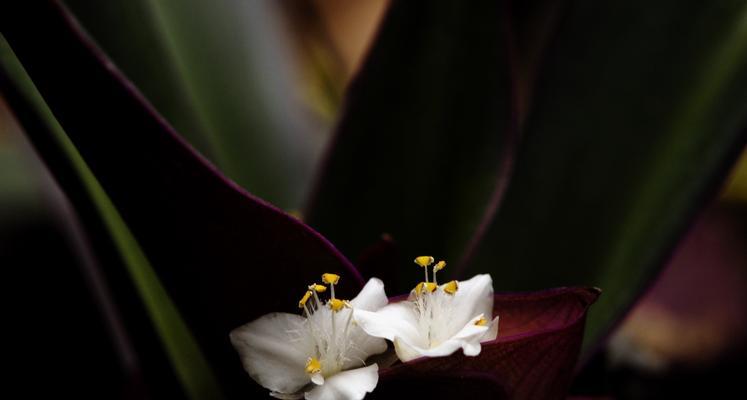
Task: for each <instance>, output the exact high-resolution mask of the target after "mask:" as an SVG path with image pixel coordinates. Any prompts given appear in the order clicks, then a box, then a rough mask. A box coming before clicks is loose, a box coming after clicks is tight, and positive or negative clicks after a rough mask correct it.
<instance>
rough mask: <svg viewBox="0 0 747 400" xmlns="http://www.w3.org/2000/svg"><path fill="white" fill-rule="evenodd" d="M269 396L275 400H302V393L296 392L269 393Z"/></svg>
mask: <svg viewBox="0 0 747 400" xmlns="http://www.w3.org/2000/svg"><path fill="white" fill-rule="evenodd" d="M270 396H271V397H274V398H276V399H282V400H298V399H303V392H296V393H279V392H270Z"/></svg>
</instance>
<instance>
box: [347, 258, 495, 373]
mask: <svg viewBox="0 0 747 400" xmlns="http://www.w3.org/2000/svg"><path fill="white" fill-rule="evenodd" d="M433 261H434V260H433V258H432V257H428V256H423V257H418V258H416V259H415V263H416V264H418V265H419V266H421V267H423V268H425V269H426V275H425V279H426V281H425V282H420V283H419V284H418V285H417V286H416V287H415V289H413V290H412V292H411V293H410V296H409V297H408V299H407V300H406V301H401V302H398V303H391V304H389V305H387V306H385V307H383V308H381V309H380V310H378V311H370V310H355V312H354V318H355V321H356V322H357V323H358V325H359V326H360V327H361V328H362V329H363V330H364V331H366V333H368V334H369V335H371V336H376V337H380V338H385V339H388V340H390V341H392V343H394V348H395V350H396V352H397V356H398V357H399V359H400V360H402V361H410V360H413V359H415V358H418V357H423V356H427V357H441V356H448V355H450V354H452V353H454V352H455V351H457V350H458V349H460V348H461V349H462V351H463V352H464V355H467V356H476V355H478V354H480V350H481V346H480V342H484V341H488V340H493V339H495V338H496V336H497V334H498V317H497V316H496V317H495V319H493V320H492V321H491V320H490V319H491V316H492V313H493V280H492V279H491V277H490V275H487V274H482V275H477V276H475V277H473V278H472V279H469V280H466V281H462V282H457V281H451V282H448V283H446V284H444V285H441V286H438V283H437V282H436V273H437V272H438V271H439V270H441V269H443V268H444V266H445V265H446V263H444V262H439V263H437V264H436V265H435V266H434V267H433V281H432V282H431V281H429V280H428V274H427V271H428V270H427V267H428V266H429V265H431V264H432V263H433Z"/></svg>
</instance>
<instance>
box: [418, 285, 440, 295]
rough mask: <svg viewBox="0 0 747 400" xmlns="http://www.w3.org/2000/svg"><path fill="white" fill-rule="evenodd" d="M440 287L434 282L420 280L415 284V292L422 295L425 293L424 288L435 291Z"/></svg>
mask: <svg viewBox="0 0 747 400" xmlns="http://www.w3.org/2000/svg"><path fill="white" fill-rule="evenodd" d="M436 288H438V285H436V284H435V283H433V282H420V283H418V284H417V286H415V289H413V290H414V291H415V294H417V295H420V294H422V293H423V290H427V291H429V292H434V291H435V290H436Z"/></svg>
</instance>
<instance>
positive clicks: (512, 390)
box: [380, 288, 600, 400]
mask: <svg viewBox="0 0 747 400" xmlns="http://www.w3.org/2000/svg"><path fill="white" fill-rule="evenodd" d="M599 293H600V291H599V289H593V288H560V289H552V290H547V291H542V292H534V293H505V294H497V295H495V301H494V303H493V314H494V315H499V316H500V328H499V331H498V337H497V338H496V340H493V341H490V342H485V343H483V344H482V352H481V353H480V355H478V356H477V357H466V356H464V355H463V354H461V352H457V353H454V354H453V355H451V356H449V357H442V358H427V357H423V358H419V359H417V360H413V361H411V362H408V363H402V364H397V365H394V366H392V367H390V368H387V369H384V370H382V371H381V373H380V375H381V383H380V385H381V386H382V388H385V389H384V391H385V392H386V391H388V390H391V389H388V387H389V386H390V385H391V386H395V387H400V388H402V390H403V391H404V392H407V390H408V389H407V382H409V381H411V380H412V382H417V381H418V379H420V380H423V381H428V378H429V377H431V379H432V380H433V381H436V382H437V381H438V379H437V378H435V377H437V376H442V375H443V376H450V377H452V379H454V380H456V381H458V380H459V379H460V377H462V379H465V380H466V381H468V382H477V384H478V386H480V387H483V388H484V390H488V391H489V392H488V393H492V394H491V395H492V396H493V397H494V398H507V399H515V400H521V399H542V400H545V399H561V398H563V397H564V396H565V394H566V391H567V389H568V386H569V385H570V382H571V378H572V377H573V372H574V366H575V364H576V360H577V358H578V354H579V351H580V349H581V341H582V339H583V333H584V322H585V320H586V311H587V310H588V308H589V306H590V305H591V304H593V303H594V302H595V301H596V299H597V297H598V296H599ZM403 376H407V377H411V378H408V379H403V378H402V377H403ZM489 382H492V386H491V384H490V383H489ZM459 387H460V388H465V387H467V388H468V387H469V385H461V386H459ZM483 398H488V397H483Z"/></svg>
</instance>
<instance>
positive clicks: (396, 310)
mask: <svg viewBox="0 0 747 400" xmlns="http://www.w3.org/2000/svg"><path fill="white" fill-rule="evenodd" d="M353 312H354V316H353V317H354V318H355V322H356V323H357V324H358V326H360V327H361V329H363V330H364V331H365V332H366V333H367V334H369V335H371V336H375V337H380V338H385V339H388V340H391V341H394V338H395V337H399V338H403V339H405V340H407V341H408V342H409V343H412V344H415V345H418V346H425V342H424V340H423V338H422V335H421V334H420V332H419V331H418V327H417V318H416V315H415V311H414V310H413V308H412V307H411V306H410V304H408V302H405V301H403V302H399V303H393V304H388V305H387V306H385V307H383V308H381V309H380V310H379V311H377V312H371V311H365V310H357V309H356V310H353Z"/></svg>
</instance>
